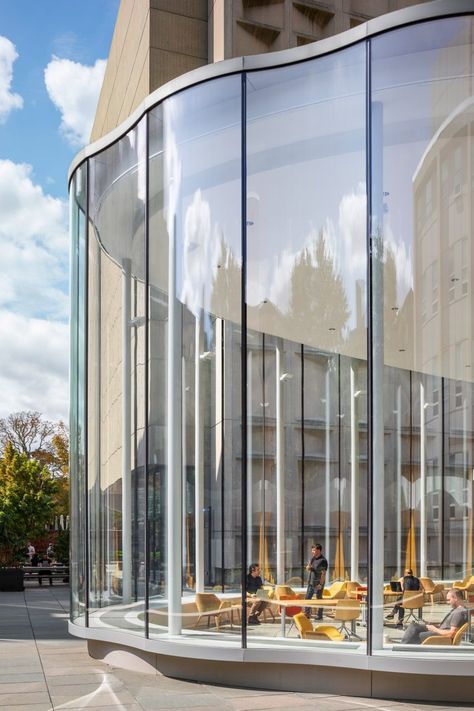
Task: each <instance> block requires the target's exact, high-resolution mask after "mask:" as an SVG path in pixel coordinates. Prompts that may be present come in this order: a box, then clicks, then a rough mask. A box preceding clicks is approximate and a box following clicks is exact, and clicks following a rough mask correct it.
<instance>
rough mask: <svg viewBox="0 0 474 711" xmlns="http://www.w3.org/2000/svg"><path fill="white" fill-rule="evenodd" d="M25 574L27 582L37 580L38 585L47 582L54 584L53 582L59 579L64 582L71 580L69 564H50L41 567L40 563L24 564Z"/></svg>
mask: <svg viewBox="0 0 474 711" xmlns="http://www.w3.org/2000/svg"><path fill="white" fill-rule="evenodd" d="M23 574H24V580H25V582H26V581H27V580H37V581H38V585H42V584H43V581H44V582H45V584H46V585H47V584H49V585H53V582H54V581H55V580H56V581H59V582H62V583H68V582H69V566H68V565H50V566H45V567H41V566H40V565H38V566H36V565H24V566H23Z"/></svg>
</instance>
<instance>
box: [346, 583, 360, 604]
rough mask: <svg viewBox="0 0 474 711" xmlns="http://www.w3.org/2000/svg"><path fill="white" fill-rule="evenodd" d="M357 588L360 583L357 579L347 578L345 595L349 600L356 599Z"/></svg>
mask: <svg viewBox="0 0 474 711" xmlns="http://www.w3.org/2000/svg"><path fill="white" fill-rule="evenodd" d="M358 588H360V583H358V582H357V580H348V581H347V583H346V597H347V598H349V599H350V600H357V595H358V593H357V589H358Z"/></svg>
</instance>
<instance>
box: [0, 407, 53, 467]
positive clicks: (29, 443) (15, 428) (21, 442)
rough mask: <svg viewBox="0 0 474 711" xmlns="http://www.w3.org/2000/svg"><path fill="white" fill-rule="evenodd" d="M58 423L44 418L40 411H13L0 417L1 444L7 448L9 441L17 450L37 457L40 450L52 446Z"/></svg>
mask: <svg viewBox="0 0 474 711" xmlns="http://www.w3.org/2000/svg"><path fill="white" fill-rule="evenodd" d="M56 430H57V425H56V424H54V422H50V421H49V420H44V419H43V416H42V415H41V413H39V412H33V411H31V410H27V411H23V412H13V413H12V414H11V415H8V417H3V418H1V419H0V445H1V448H2V451H3V450H5V448H6V446H7V445H8V443H9V442H11V444H12V445H13V446H14V448H15V449H16V451H17V452H22V453H23V454H26V455H27V456H28V458H30V457H35V456H36V454H37V453H38V452H41V451H43V450H48V449H49V448H50V447H51V438H52V437H53V435H54V434H55V433H56Z"/></svg>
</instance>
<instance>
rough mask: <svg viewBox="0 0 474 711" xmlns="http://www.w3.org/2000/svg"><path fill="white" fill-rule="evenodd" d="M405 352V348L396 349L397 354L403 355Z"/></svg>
mask: <svg viewBox="0 0 474 711" xmlns="http://www.w3.org/2000/svg"><path fill="white" fill-rule="evenodd" d="M405 350H406V349H405V348H399V349H398V352H399V353H405Z"/></svg>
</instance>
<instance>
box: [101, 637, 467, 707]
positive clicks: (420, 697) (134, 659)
mask: <svg viewBox="0 0 474 711" xmlns="http://www.w3.org/2000/svg"><path fill="white" fill-rule="evenodd" d="M87 644H88V651H89V654H90V655H91V657H93V658H94V659H100V660H101V661H103V662H105V663H106V664H110V665H113V666H116V667H121V668H124V669H131V670H133V671H138V672H143V673H151V674H153V673H155V672H156V671H158V672H160V673H161V674H164V675H165V676H170V677H173V678H176V679H185V680H188V681H189V680H191V681H200V682H207V683H213V684H215V683H216V680H218V681H219V684H222V685H229V686H242V687H249V688H255V689H269V690H278V691H304V692H314V693H320V694H321V693H326V694H340V695H344V696H363V697H366V698H370V697H374V698H380V699H400V700H413V701H438V702H440V701H446V702H453V701H455V702H471V703H472V699H473V698H474V678H473V677H470V676H451V675H449V676H442V675H436V676H433V675H427V674H407V673H406V672H403V673H395V672H386V671H378V670H373V669H372V670H371V669H351V668H347V667H344V668H341V667H323V666H315V665H313V664H311V665H310V664H307V665H306V664H300V665H297V666H295V665H294V664H280V663H271V662H261V663H260V662H255V661H253V662H252V663H249V662H244V661H240V662H239V661H216V660H206V659H192V658H189V657H177V656H171V655H165V654H157V653H154V652H148V651H144V650H140V649H134V648H132V647H126V646H122V645H119V644H115V643H112V642H103V641H99V640H91V639H89V640H88V641H87Z"/></svg>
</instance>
